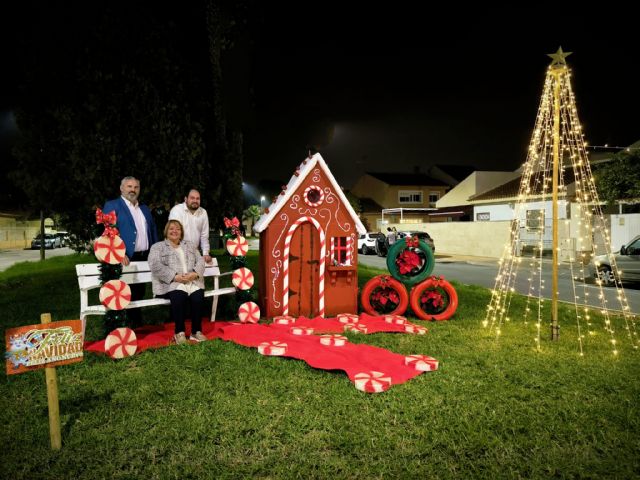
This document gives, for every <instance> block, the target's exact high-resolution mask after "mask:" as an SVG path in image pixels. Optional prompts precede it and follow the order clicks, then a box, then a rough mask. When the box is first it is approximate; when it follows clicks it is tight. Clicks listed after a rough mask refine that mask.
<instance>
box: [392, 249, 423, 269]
mask: <svg viewBox="0 0 640 480" xmlns="http://www.w3.org/2000/svg"><path fill="white" fill-rule="evenodd" d="M421 264H422V260H421V259H420V256H419V255H418V254H417V253H416V252H414V251H413V250H412V249H410V248H406V249H405V250H404V251H403V252H402V253H400V255H398V256H397V257H396V265H397V266H398V271H399V272H400V275H407V274H410V273H411V272H412V271H413V270H414V269H418V268H420V265H421Z"/></svg>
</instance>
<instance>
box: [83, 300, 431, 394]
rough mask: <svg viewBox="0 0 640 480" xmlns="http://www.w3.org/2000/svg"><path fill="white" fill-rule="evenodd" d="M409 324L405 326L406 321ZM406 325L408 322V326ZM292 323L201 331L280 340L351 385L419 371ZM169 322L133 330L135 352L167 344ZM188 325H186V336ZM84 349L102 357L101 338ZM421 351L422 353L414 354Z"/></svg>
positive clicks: (304, 322) (292, 353)
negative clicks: (325, 340)
mask: <svg viewBox="0 0 640 480" xmlns="http://www.w3.org/2000/svg"><path fill="white" fill-rule="evenodd" d="M358 323H359V324H362V325H366V326H367V333H376V332H404V327H405V326H404V325H395V324H390V323H387V322H385V320H384V317H377V316H371V315H367V314H366V313H363V314H361V315H360V318H359V322H358ZM407 323H408V322H407ZM408 324H409V323H408ZM293 325H294V326H298V327H311V328H313V329H314V332H315V333H342V332H343V331H344V326H345V324H343V323H340V322H338V320H337V319H335V318H320V317H318V318H314V319H309V318H304V317H300V318H299V319H298V320H296V322H295V323H294V324H293ZM291 327H292V325H275V324H272V325H264V324H241V323H237V322H214V323H211V322H210V321H208V320H204V321H203V322H202V333H204V335H205V336H206V337H207V338H208V339H210V340H211V339H214V338H220V339H222V340H226V341H232V342H234V343H237V344H239V345H243V346H245V347H253V348H257V347H258V346H259V345H260V344H261V343H263V342H273V341H278V342H282V343H286V344H287V351H286V353H285V354H284V355H283V356H285V357H291V358H297V359H299V360H304V361H305V362H307V364H309V365H310V366H312V367H314V368H319V369H323V370H343V371H345V372H346V374H347V376H348V377H349V379H350V380H351V381H353V380H354V377H355V375H356V374H358V373H362V372H370V371H375V372H382V373H384V375H385V377H390V378H391V384H392V385H397V384H400V383H404V382H406V381H407V380H409V379H411V378H413V377H416V376H418V375H420V374H421V373H423V372H421V371H418V370H415V369H414V367H413V366H406V365H405V364H404V359H405V356H404V355H400V354H397V353H393V352H391V351H389V350H386V349H383V348H378V347H374V346H371V345H364V344H354V343H351V342H347V343H346V345H344V346H341V347H336V346H326V345H322V344H321V343H320V336H319V335H293V334H291V333H289V329H290V328H291ZM173 328H174V326H173V324H172V323H166V324H164V325H158V326H156V325H147V326H144V327H141V328H138V329H136V336H137V338H138V352H140V351H143V350H146V349H148V348H158V347H162V346H167V345H170V344H171V343H172V341H173ZM189 331H190V322H187V332H189ZM85 350H87V351H92V352H97V353H104V340H99V341H96V342H85ZM413 353H420V352H413Z"/></svg>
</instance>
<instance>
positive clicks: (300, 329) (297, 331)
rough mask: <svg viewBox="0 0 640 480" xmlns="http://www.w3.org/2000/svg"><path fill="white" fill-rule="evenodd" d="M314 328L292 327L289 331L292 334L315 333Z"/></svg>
mask: <svg viewBox="0 0 640 480" xmlns="http://www.w3.org/2000/svg"><path fill="white" fill-rule="evenodd" d="M313 332H314V330H313V328H311V327H291V328H290V329H289V333H291V334H292V335H313Z"/></svg>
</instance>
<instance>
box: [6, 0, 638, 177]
mask: <svg viewBox="0 0 640 480" xmlns="http://www.w3.org/2000/svg"><path fill="white" fill-rule="evenodd" d="M385 5H386V7H385V8H375V7H372V5H371V4H370V3H360V4H359V6H358V7H353V6H352V7H349V8H348V9H346V8H345V7H344V6H341V5H340V4H334V5H331V4H330V3H325V2H321V3H316V4H313V5H310V6H309V5H307V6H306V7H304V9H302V7H296V8H294V9H290V8H286V9H285V8H284V7H279V9H277V10H274V9H273V7H272V6H268V7H266V6H264V5H262V6H258V7H255V12H254V13H255V15H253V13H252V24H251V26H250V28H248V29H247V31H246V32H245V33H243V34H242V35H240V36H239V37H238V38H237V41H236V46H235V48H234V50H233V51H232V52H231V53H230V54H228V55H227V56H226V57H225V63H224V75H225V82H226V83H225V85H226V86H225V88H226V90H225V95H226V96H227V106H228V118H229V122H230V124H231V125H232V127H234V128H240V129H242V130H243V132H244V139H245V146H244V148H245V151H244V153H245V165H244V178H245V180H246V181H247V183H253V184H256V183H257V182H258V181H260V180H264V179H272V180H275V181H280V182H282V183H284V182H286V181H287V180H288V179H289V177H290V175H291V173H292V172H293V170H294V168H295V166H296V165H297V164H298V163H299V162H300V161H301V160H302V159H303V158H304V157H305V155H306V147H307V145H314V146H316V147H318V148H319V151H320V152H321V154H322V155H323V157H324V158H325V160H326V161H327V162H328V164H329V166H330V167H331V168H332V170H333V173H334V175H335V176H336V178H337V179H338V181H339V182H340V183H341V184H343V186H345V187H347V188H348V187H350V186H351V185H352V184H353V182H354V181H355V180H356V179H357V177H358V176H359V175H361V174H362V173H363V172H365V171H367V170H369V171H396V172H401V171H412V170H413V169H414V167H415V166H420V167H422V168H426V167H427V166H428V165H433V164H461V165H473V166H475V167H477V168H478V169H488V170H495V169H505V170H512V169H515V168H517V167H518V166H519V165H520V164H522V162H523V161H524V159H525V154H526V148H527V145H528V142H529V137H530V135H531V130H532V127H533V124H534V121H535V114H536V111H537V108H538V104H539V100H540V95H541V92H542V85H543V80H544V76H545V70H546V67H547V66H548V64H549V62H550V59H549V58H548V57H547V56H546V54H547V53H554V52H555V51H556V50H557V48H558V46H560V45H561V46H562V48H563V49H564V50H565V51H572V52H574V53H573V54H572V55H571V56H569V57H568V63H569V65H570V67H571V68H572V70H573V74H574V75H573V86H574V91H575V92H576V96H577V101H578V114H579V117H580V119H581V121H582V123H583V126H584V131H585V134H586V139H587V141H588V142H589V143H590V144H592V145H604V144H609V145H617V146H627V145H629V144H631V143H633V142H635V141H637V140H638V139H640V129H638V125H639V124H640V122H638V120H637V115H638V113H639V112H640V94H639V93H638V87H637V84H638V82H637V73H635V72H634V67H633V66H631V64H632V62H637V59H638V58H640V55H639V53H640V52H639V48H638V46H639V45H640V42H638V40H637V39H636V38H635V33H634V31H633V30H634V29H635V25H633V20H632V18H631V17H633V15H632V14H631V13H630V12H628V11H627V12H625V11H623V10H620V11H611V12H607V11H603V10H602V9H604V8H605V7H602V6H601V7H600V9H601V10H599V11H598V12H597V14H596V13H594V14H592V15H581V14H579V13H577V12H575V11H574V12H568V13H566V14H561V18H557V17H555V16H554V15H555V14H556V13H555V12H554V11H544V10H543V9H542V7H541V6H538V7H537V8H536V9H535V10H531V11H529V12H526V11H518V12H516V11H511V10H505V11H497V10H496V11H490V10H484V9H483V10H476V11H472V10H467V9H462V8H461V7H460V6H459V5H452V6H451V7H445V8H444V9H440V10H439V11H437V12H436V11H435V10H434V11H429V10H426V11H425V6H424V5H423V6H422V7H421V8H420V9H416V10H414V9H412V8H408V7H405V8H403V7H402V5H400V4H398V5H397V6H396V5H395V4H385ZM416 8H418V7H416ZM428 8H432V7H428ZM461 16H463V17H462V18H461ZM23 21H24V18H23ZM60 27H61V28H64V25H61V26H60ZM14 28H15V27H14ZM194 28H195V27H194ZM198 28H199V27H198ZM5 33H6V32H5ZM11 41H12V39H11V35H9V38H7V39H6V40H5V41H4V45H5V47H7V45H9V46H11ZM205 49H206V47H205ZM13 53H14V55H16V56H19V52H16V51H14V52H13ZM9 57H10V58H11V55H10V56H9ZM12 75H13V72H12V71H11V68H9V69H7V70H5V71H4V72H3V79H2V82H3V83H2V96H1V100H2V105H0V107H2V109H3V111H4V112H5V113H3V116H2V122H3V123H2V132H3V134H6V132H7V124H6V119H7V115H6V112H7V111H9V110H10V108H11V107H12V106H14V105H12V91H13V90H12V89H13V88H14V87H15V82H14V79H13V78H12ZM5 159H6V158H5ZM5 159H3V160H5Z"/></svg>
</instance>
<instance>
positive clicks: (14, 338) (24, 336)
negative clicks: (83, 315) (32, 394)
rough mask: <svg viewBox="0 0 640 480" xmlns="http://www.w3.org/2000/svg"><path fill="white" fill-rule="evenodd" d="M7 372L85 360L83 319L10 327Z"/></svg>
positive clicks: (6, 338) (6, 337)
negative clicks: (83, 356) (83, 357)
mask: <svg viewBox="0 0 640 480" xmlns="http://www.w3.org/2000/svg"><path fill="white" fill-rule="evenodd" d="M5 343H6V353H5V358H6V371H7V375H15V374H18V373H24V372H29V371H31V370H37V369H39V368H43V367H56V366H58V365H66V364H69V363H75V362H80V361H82V354H83V344H84V338H83V335H82V321H81V320H63V321H60V322H51V323H46V324H36V325H25V326H22V327H17V328H10V329H7V331H6V336H5Z"/></svg>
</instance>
